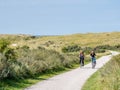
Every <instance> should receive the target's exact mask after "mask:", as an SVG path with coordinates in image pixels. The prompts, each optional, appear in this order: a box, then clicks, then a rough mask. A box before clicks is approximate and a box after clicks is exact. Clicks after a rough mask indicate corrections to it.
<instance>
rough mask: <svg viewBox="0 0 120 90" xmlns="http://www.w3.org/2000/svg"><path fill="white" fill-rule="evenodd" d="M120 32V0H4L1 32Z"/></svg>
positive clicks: (0, 13) (0, 12)
mask: <svg viewBox="0 0 120 90" xmlns="http://www.w3.org/2000/svg"><path fill="white" fill-rule="evenodd" d="M112 31H120V0H0V34H34V35H65V34H74V33H88V32H93V33H96V32H112Z"/></svg>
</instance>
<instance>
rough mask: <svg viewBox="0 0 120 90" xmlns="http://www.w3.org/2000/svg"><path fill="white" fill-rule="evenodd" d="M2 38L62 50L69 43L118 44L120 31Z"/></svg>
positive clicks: (18, 43) (32, 46)
mask: <svg viewBox="0 0 120 90" xmlns="http://www.w3.org/2000/svg"><path fill="white" fill-rule="evenodd" d="M0 37H2V38H9V39H11V41H12V42H13V43H16V44H17V45H18V46H24V45H27V46H29V47H30V48H37V47H39V46H42V47H45V48H48V49H54V50H57V51H61V48H62V47H64V46H67V45H74V44H77V45H79V46H81V47H95V46H98V45H106V44H108V45H111V46H113V45H117V44H120V38H119V37H120V32H111V33H87V34H73V35H62V36H41V37H32V36H29V35H0Z"/></svg>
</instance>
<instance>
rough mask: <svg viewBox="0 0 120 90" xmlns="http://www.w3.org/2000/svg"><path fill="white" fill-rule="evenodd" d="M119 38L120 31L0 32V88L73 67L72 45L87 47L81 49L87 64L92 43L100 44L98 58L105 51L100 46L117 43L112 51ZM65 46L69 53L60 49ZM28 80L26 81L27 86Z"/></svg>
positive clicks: (22, 86)
mask: <svg viewBox="0 0 120 90" xmlns="http://www.w3.org/2000/svg"><path fill="white" fill-rule="evenodd" d="M119 37H120V32H112V33H88V34H73V35H64V36H40V37H36V36H31V35H0V81H1V82H0V87H1V88H5V87H6V90H14V89H15V90H17V89H22V88H24V87H26V85H25V86H24V84H23V83H22V82H21V81H20V82H19V80H21V79H22V81H24V79H26V78H35V77H36V76H39V77H42V76H41V74H46V73H48V74H51V73H52V72H60V71H64V70H65V68H73V67H74V65H76V64H77V66H78V65H79V57H78V56H79V50H78V51H74V50H76V48H75V47H74V48H73V46H74V45H77V48H79V47H78V46H80V47H81V48H82V47H88V48H87V49H86V51H87V52H85V55H86V60H85V61H86V62H85V63H88V62H90V57H89V55H87V54H89V51H90V50H91V49H93V48H94V47H96V46H99V45H103V46H102V47H99V48H98V50H100V51H99V53H97V56H98V57H100V56H102V55H105V54H108V53H103V52H104V50H103V49H106V47H108V46H104V45H110V46H114V45H118V46H116V47H115V50H116V49H120V38H119ZM69 45H70V46H72V45H73V46H72V48H70V50H73V52H66V53H63V52H62V48H63V47H66V46H69ZM110 48H111V47H110ZM112 48H114V47H112ZM100 52H101V53H100ZM43 76H44V75H43ZM48 77H49V75H48ZM11 79H12V80H11ZM17 81H18V82H17ZM14 82H15V83H19V88H18V87H17V86H18V85H17V84H16V86H14ZM25 82H26V80H25ZM32 82H37V81H36V80H35V81H34V80H33V81H32ZM32 82H31V81H30V82H27V83H30V84H29V85H31V84H33V83H32ZM29 85H27V86H29ZM9 88H10V89H9Z"/></svg>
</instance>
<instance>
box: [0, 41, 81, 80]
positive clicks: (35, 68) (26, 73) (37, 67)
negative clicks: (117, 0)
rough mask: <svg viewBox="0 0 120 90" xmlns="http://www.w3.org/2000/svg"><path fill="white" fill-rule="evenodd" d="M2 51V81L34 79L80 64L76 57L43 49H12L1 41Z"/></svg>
mask: <svg viewBox="0 0 120 90" xmlns="http://www.w3.org/2000/svg"><path fill="white" fill-rule="evenodd" d="M0 50H1V52H0V79H6V78H12V79H22V78H26V77H34V76H35V75H37V74H40V73H45V72H51V71H55V70H61V69H64V68H65V67H68V68H70V67H72V65H73V64H75V63H78V62H79V60H78V59H79V58H77V57H76V56H75V55H72V54H61V53H59V52H57V51H55V50H47V49H45V48H42V47H38V48H37V49H30V48H29V46H23V47H18V48H16V49H11V48H9V44H8V43H7V41H1V43H0Z"/></svg>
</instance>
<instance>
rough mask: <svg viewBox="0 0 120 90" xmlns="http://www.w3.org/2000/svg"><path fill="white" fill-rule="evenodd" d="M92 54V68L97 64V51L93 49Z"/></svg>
mask: <svg viewBox="0 0 120 90" xmlns="http://www.w3.org/2000/svg"><path fill="white" fill-rule="evenodd" d="M90 56H91V60H92V68H95V66H96V57H95V56H96V54H95V52H94V51H92V52H91V53H90Z"/></svg>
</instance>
